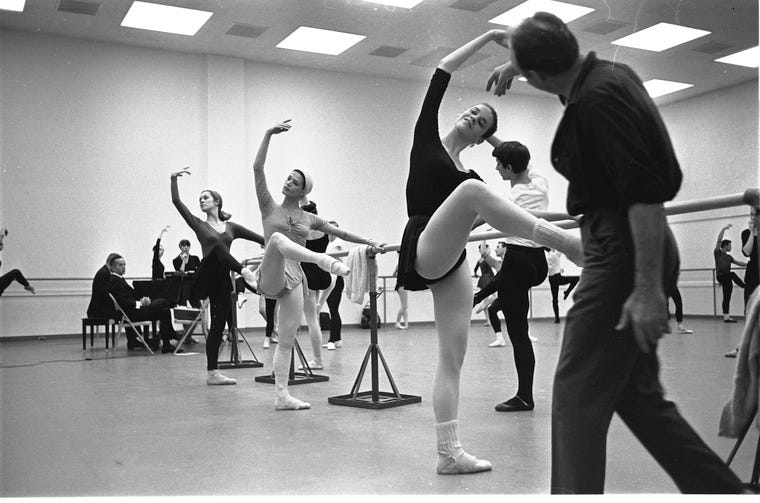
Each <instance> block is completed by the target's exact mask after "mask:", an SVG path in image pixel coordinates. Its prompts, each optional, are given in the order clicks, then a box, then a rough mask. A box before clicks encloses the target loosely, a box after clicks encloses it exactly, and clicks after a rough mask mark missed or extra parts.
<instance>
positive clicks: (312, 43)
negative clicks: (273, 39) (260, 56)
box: [277, 26, 367, 56]
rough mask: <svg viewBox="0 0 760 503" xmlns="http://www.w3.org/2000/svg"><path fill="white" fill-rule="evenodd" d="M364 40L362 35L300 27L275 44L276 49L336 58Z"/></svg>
mask: <svg viewBox="0 0 760 503" xmlns="http://www.w3.org/2000/svg"><path fill="white" fill-rule="evenodd" d="M365 38H367V37H366V36H364V35H355V34H353V33H343V32H340V31H332V30H322V29H319V28H309V27H308V26H300V27H299V28H298V29H297V30H296V31H294V32H293V33H291V34H290V35H288V36H287V37H285V40H283V41H282V42H280V43H279V44H277V47H279V48H281V49H292V50H294V51H306V52H317V53H319V54H330V55H332V56H337V55H338V54H340V53H342V52H343V51H345V50H346V49H348V48H349V47H351V46H353V45H355V44H357V43H359V42H360V41H362V40H364V39H365Z"/></svg>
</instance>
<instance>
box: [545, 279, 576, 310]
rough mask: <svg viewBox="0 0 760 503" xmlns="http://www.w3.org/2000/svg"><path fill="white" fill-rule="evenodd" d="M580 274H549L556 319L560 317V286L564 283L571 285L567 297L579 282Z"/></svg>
mask: <svg viewBox="0 0 760 503" xmlns="http://www.w3.org/2000/svg"><path fill="white" fill-rule="evenodd" d="M579 279H580V278H579V277H578V276H563V275H562V273H559V272H558V273H557V274H552V275H551V276H549V287H550V288H551V291H552V308H553V309H554V319H555V320H558V319H559V299H558V297H559V287H560V286H562V285H570V286H568V287H567V289H566V290H565V298H567V296H568V295H570V292H572V291H573V288H575V285H577V284H578V280H579Z"/></svg>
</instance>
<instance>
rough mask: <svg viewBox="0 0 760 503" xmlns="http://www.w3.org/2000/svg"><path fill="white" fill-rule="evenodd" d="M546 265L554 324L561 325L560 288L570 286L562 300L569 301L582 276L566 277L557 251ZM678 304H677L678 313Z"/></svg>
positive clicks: (550, 251)
mask: <svg viewBox="0 0 760 503" xmlns="http://www.w3.org/2000/svg"><path fill="white" fill-rule="evenodd" d="M546 264H547V266H548V268H549V270H548V272H547V273H546V275H547V276H548V277H549V288H550V289H551V291H552V309H553V310H554V323H559V287H561V286H562V285H568V286H567V288H565V291H564V292H563V293H562V299H563V300H567V298H568V297H569V296H570V292H572V291H573V288H575V285H577V284H578V281H579V280H580V276H565V275H563V274H562V273H563V272H565V270H564V269H562V254H561V253H560V252H558V251H557V250H549V252H548V253H547V254H546ZM677 311H678V309H677V304H676V312H677Z"/></svg>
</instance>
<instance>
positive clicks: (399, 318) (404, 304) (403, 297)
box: [393, 265, 409, 330]
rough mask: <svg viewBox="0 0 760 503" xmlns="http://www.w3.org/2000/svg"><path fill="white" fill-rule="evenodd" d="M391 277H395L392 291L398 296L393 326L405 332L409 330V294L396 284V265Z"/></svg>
mask: <svg viewBox="0 0 760 503" xmlns="http://www.w3.org/2000/svg"><path fill="white" fill-rule="evenodd" d="M393 275H394V276H395V277H396V286H394V287H393V289H394V290H395V291H396V293H397V294H398V302H399V306H398V312H397V313H396V323H395V324H394V326H395V327H396V328H397V329H399V330H406V329H407V328H409V292H407V291H406V288H404V286H403V285H401V284H400V283H399V282H398V265H396V269H395V270H394V271H393Z"/></svg>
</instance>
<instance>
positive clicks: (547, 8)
mask: <svg viewBox="0 0 760 503" xmlns="http://www.w3.org/2000/svg"><path fill="white" fill-rule="evenodd" d="M536 12H551V13H552V14H554V15H555V16H557V17H558V18H560V19H561V20H562V21H564V22H565V23H569V22H570V21H573V20H574V19H578V18H579V17H581V16H585V15H586V14H588V13H589V12H594V9H592V8H591V7H582V6H580V5H574V4H571V3H566V2H556V1H555V0H528V1H527V2H523V3H521V4H520V5H518V6H517V7H513V8H512V9H509V10H508V11H507V12H505V13H504V14H500V15H498V16H496V17H495V18H493V19H491V20H490V21H489V22H490V23H494V24H502V25H505V26H517V25H518V24H520V23H521V22H522V21H523V19H525V18H527V17H531V16H532V15H533V14H535V13H536Z"/></svg>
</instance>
